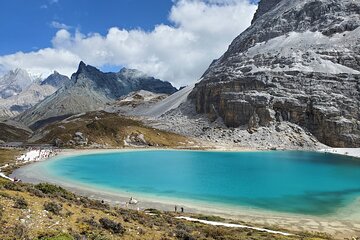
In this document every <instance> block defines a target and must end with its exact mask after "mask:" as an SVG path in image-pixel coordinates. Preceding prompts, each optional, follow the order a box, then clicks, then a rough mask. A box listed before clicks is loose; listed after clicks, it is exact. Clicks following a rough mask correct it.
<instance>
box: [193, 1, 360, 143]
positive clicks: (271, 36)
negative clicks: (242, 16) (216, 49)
mask: <svg viewBox="0 0 360 240" xmlns="http://www.w3.org/2000/svg"><path fill="white" fill-rule="evenodd" d="M359 26H360V1H353V0H292V1H289V0H262V1H260V3H259V7H258V10H257V12H256V14H255V16H254V19H253V21H252V25H251V26H250V27H249V28H248V29H247V30H245V31H244V32H243V33H242V34H240V35H239V36H238V37H236V38H235V39H234V41H233V42H232V43H231V45H230V46H229V49H228V50H227V51H226V52H225V53H224V55H223V56H222V57H220V58H219V59H218V60H217V61H216V62H214V63H213V64H212V65H211V66H210V67H209V69H208V70H207V71H206V72H205V74H204V75H203V78H202V81H200V82H199V83H198V84H196V86H195V88H194V90H193V91H192V93H191V94H190V96H189V98H190V99H191V101H192V102H193V103H195V105H196V111H197V112H198V113H205V114H207V116H208V117H209V119H211V120H215V119H218V118H221V119H223V121H224V123H225V124H226V125H227V126H229V127H239V126H247V127H248V128H249V129H256V128H258V127H267V126H270V125H273V124H278V123H280V122H290V123H295V124H297V125H299V126H301V127H302V128H304V129H306V130H307V131H310V132H311V133H312V134H313V135H314V136H316V137H317V139H319V141H321V142H322V143H325V144H327V145H330V146H337V147H360V107H359V103H360V27H359Z"/></svg>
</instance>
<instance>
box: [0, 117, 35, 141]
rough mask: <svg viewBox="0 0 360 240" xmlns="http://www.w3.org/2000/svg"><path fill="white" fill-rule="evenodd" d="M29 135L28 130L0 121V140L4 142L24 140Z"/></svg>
mask: <svg viewBox="0 0 360 240" xmlns="http://www.w3.org/2000/svg"><path fill="white" fill-rule="evenodd" d="M30 135H31V132H29V131H26V130H24V129H21V128H16V127H14V126H11V125H8V124H5V123H2V122H0V140H2V141H4V142H24V141H26V140H27V139H28V138H29V136H30Z"/></svg>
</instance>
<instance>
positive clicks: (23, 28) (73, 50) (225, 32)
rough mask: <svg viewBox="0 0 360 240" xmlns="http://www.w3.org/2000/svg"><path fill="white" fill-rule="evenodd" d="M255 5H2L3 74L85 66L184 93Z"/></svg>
mask: <svg viewBox="0 0 360 240" xmlns="http://www.w3.org/2000/svg"><path fill="white" fill-rule="evenodd" d="M254 1H255V0H106V1H101V0H76V1H75V0H32V1H29V0H11V1H0V9H1V14H0V29H1V38H0V71H1V72H5V71H8V70H11V69H13V68H17V67H20V68H24V69H26V70H28V71H29V72H31V73H35V74H42V75H44V76H46V75H48V74H50V73H51V72H52V71H54V70H57V71H59V72H61V73H63V74H66V75H71V73H72V72H74V71H75V70H76V67H77V65H78V62H79V61H80V60H83V61H85V62H86V63H88V64H91V65H94V66H96V67H99V68H101V69H103V70H117V69H119V68H121V67H122V66H126V67H131V68H137V69H139V70H141V71H144V72H146V73H147V74H149V75H152V76H155V77H158V78H161V79H164V80H168V81H171V82H173V83H174V84H175V85H177V86H179V85H186V84H187V83H189V82H194V81H196V80H197V79H198V78H199V76H201V74H202V73H203V71H205V70H206V68H207V66H208V65H209V64H210V63H211V61H212V60H213V59H215V58H218V57H220V56H221V55H222V54H223V53H224V52H225V51H226V49H227V47H228V45H229V44H230V43H231V41H232V40H233V39H234V38H235V37H236V36H237V35H238V34H240V33H241V32H242V31H243V30H245V29H246V28H247V27H248V26H249V25H250V21H251V19H252V16H253V14H254V12H255V10H256V8H257V6H256V4H255V3H254ZM179 66H181V67H179Z"/></svg>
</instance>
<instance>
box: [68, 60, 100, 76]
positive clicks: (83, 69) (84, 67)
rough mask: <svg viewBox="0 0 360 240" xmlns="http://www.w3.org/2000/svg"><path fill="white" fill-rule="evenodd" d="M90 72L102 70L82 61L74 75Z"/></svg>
mask: <svg viewBox="0 0 360 240" xmlns="http://www.w3.org/2000/svg"><path fill="white" fill-rule="evenodd" d="M88 72H91V73H94V72H100V70H99V69H97V68H96V67H93V66H91V65H86V64H85V63H84V62H83V61H80V63H79V67H78V70H77V71H76V73H74V74H73V76H74V75H79V74H81V73H88Z"/></svg>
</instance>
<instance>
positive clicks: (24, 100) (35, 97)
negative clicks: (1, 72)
mask: <svg viewBox="0 0 360 240" xmlns="http://www.w3.org/2000/svg"><path fill="white" fill-rule="evenodd" d="M9 76H11V78H9ZM3 79H6V80H5V81H3V85H2V86H3V87H4V89H6V90H5V91H3V93H5V92H6V93H7V94H5V95H7V96H8V97H6V98H0V118H6V119H7V118H11V117H15V116H17V115H18V114H20V113H22V112H24V111H25V110H27V109H29V108H31V107H32V106H34V105H35V104H37V103H39V102H40V101H42V100H43V99H45V98H46V97H47V96H50V95H51V94H53V93H54V92H55V91H56V90H57V89H59V88H60V87H62V86H64V85H65V84H68V83H69V81H70V79H69V78H68V77H66V76H63V75H61V74H59V73H57V72H54V73H53V74H51V75H50V76H49V77H47V78H46V79H45V80H43V81H41V80H40V79H33V78H32V77H30V75H29V74H28V73H27V72H26V71H25V70H20V69H18V70H15V71H10V72H9V74H7V75H5V76H4V77H3ZM9 79H10V80H9ZM9 89H13V90H14V91H9ZM15 90H16V91H15ZM10 95H11V96H10Z"/></svg>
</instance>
